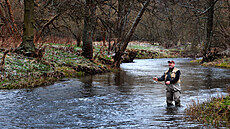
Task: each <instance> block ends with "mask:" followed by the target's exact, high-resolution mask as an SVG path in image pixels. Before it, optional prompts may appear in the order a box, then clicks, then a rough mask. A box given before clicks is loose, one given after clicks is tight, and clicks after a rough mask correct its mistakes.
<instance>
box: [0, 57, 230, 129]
mask: <svg viewBox="0 0 230 129" xmlns="http://www.w3.org/2000/svg"><path fill="white" fill-rule="evenodd" d="M168 60H170V59H145V60H142V59H140V60H134V63H124V64H122V65H121V68H122V70H121V71H120V72H116V73H105V74H99V75H93V76H86V77H79V78H71V79H65V81H61V82H57V83H55V84H53V85H50V86H46V87H39V88H33V89H20V90H1V91H0V106H1V108H0V127H1V128H124V129H127V128H143V129H147V128H157V129H159V128H180V129H181V128H203V126H204V125H202V124H199V123H197V122H193V121H186V120H185V119H184V117H185V112H184V111H185V108H186V107H187V106H188V105H190V104H192V101H199V102H204V101H207V100H209V99H210V97H218V96H222V95H226V94H227V93H226V86H229V85H230V70H229V69H223V68H214V67H202V66H200V65H197V64H191V63H189V61H190V60H191V59H186V58H178V59H173V60H174V61H175V62H176V67H177V68H179V69H180V70H181V73H182V74H181V80H182V83H181V84H182V96H181V101H182V106H181V107H171V108H167V106H166V102H165V99H166V98H165V86H164V85H161V84H159V83H154V82H153V80H152V77H155V76H157V77H160V76H161V75H162V74H163V73H164V72H165V71H166V70H167V69H168V64H167V61H168Z"/></svg>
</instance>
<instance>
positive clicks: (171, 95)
mask: <svg viewBox="0 0 230 129" xmlns="http://www.w3.org/2000/svg"><path fill="white" fill-rule="evenodd" d="M168 64H169V69H168V70H167V71H166V72H165V73H164V75H162V76H161V77H160V78H157V77H154V78H153V80H155V81H165V85H166V102H167V106H172V105H173V103H172V102H173V101H175V105H176V106H180V94H181V86H180V74H181V72H180V70H179V69H178V68H176V67H174V66H175V62H174V61H173V60H171V61H168Z"/></svg>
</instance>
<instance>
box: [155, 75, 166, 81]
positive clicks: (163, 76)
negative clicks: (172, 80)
mask: <svg viewBox="0 0 230 129" xmlns="http://www.w3.org/2000/svg"><path fill="white" fill-rule="evenodd" d="M157 79H158V81H164V80H165V74H164V75H162V76H161V77H160V78H157Z"/></svg>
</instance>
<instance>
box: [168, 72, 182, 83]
mask: <svg viewBox="0 0 230 129" xmlns="http://www.w3.org/2000/svg"><path fill="white" fill-rule="evenodd" d="M180 74H181V73H180V70H178V71H177V72H176V77H175V78H174V79H173V80H171V81H170V84H174V83H176V82H177V81H178V80H179V79H180Z"/></svg>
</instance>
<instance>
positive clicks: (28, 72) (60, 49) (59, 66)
mask: <svg viewBox="0 0 230 129" xmlns="http://www.w3.org/2000/svg"><path fill="white" fill-rule="evenodd" d="M80 51H81V50H80V49H79V48H76V47H72V46H68V47H64V46H62V45H48V46H47V48H46V49H45V52H44V54H43V57H42V58H29V57H25V56H23V55H18V54H15V53H8V54H7V56H6V58H5V65H4V67H2V69H1V71H0V73H1V78H0V80H1V81H0V88H1V89H15V88H16V89H18V88H28V87H30V88H31V87H38V86H44V85H49V84H52V83H53V82H55V81H57V80H59V79H61V78H63V77H76V76H82V75H85V74H98V73H104V72H108V71H110V69H109V67H108V66H107V65H104V64H103V62H102V61H101V60H97V59H95V60H94V61H90V60H88V59H86V58H84V57H82V56H81V55H80ZM95 52H97V51H95ZM0 56H1V57H2V56H3V52H0Z"/></svg>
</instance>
